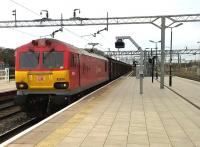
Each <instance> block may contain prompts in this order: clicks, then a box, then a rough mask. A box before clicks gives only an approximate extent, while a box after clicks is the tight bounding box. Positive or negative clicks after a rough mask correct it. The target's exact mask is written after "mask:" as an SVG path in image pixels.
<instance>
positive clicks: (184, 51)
mask: <svg viewBox="0 0 200 147" xmlns="http://www.w3.org/2000/svg"><path fill="white" fill-rule="evenodd" d="M146 52H148V53H150V52H151V51H147V50H146ZM105 53H106V54H107V55H109V56H123V55H140V51H138V50H131V51H105ZM152 54H153V55H155V54H156V51H155V50H153V51H152ZM157 54H158V55H161V50H157ZM169 54H170V50H165V55H169ZM172 54H192V55H195V54H200V49H174V50H172Z"/></svg>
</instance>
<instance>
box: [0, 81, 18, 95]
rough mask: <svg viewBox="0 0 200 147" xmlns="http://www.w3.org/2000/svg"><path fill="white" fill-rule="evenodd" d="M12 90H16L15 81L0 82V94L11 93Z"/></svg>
mask: <svg viewBox="0 0 200 147" xmlns="http://www.w3.org/2000/svg"><path fill="white" fill-rule="evenodd" d="M13 90H16V85H15V81H10V82H7V81H3V80H0V93H4V92H7V91H13Z"/></svg>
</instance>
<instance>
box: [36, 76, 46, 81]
mask: <svg viewBox="0 0 200 147" xmlns="http://www.w3.org/2000/svg"><path fill="white" fill-rule="evenodd" d="M44 80H45V77H44V76H37V81H44Z"/></svg>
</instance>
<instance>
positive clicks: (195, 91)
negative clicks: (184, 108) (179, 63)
mask: <svg viewBox="0 0 200 147" xmlns="http://www.w3.org/2000/svg"><path fill="white" fill-rule="evenodd" d="M165 79H166V82H165V85H166V86H168V85H169V82H168V81H169V78H168V77H166V78H165ZM168 87H169V86H168ZM170 88H171V89H173V90H174V91H176V92H177V93H179V94H180V95H182V96H183V97H185V98H187V99H188V100H190V101H191V102H192V103H194V104H196V105H197V106H198V107H199V108H200V82H197V81H194V80H189V79H185V78H180V77H176V76H175V77H172V86H171V87H170Z"/></svg>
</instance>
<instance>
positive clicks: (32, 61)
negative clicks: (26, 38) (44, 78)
mask: <svg viewBox="0 0 200 147" xmlns="http://www.w3.org/2000/svg"><path fill="white" fill-rule="evenodd" d="M38 63H39V53H38V52H25V53H21V55H20V68H21V69H26V68H28V69H33V68H36V67H37V65H38Z"/></svg>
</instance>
